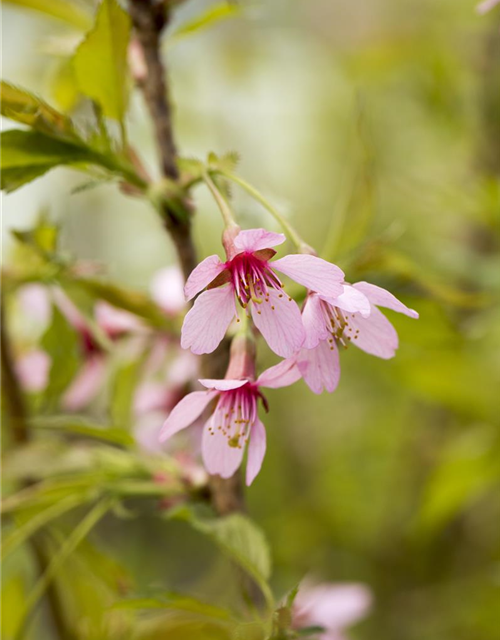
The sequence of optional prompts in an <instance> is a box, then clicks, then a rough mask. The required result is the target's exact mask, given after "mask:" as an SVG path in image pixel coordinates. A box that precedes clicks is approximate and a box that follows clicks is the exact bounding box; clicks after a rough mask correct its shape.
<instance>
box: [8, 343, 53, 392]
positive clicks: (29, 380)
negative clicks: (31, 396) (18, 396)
mask: <svg viewBox="0 0 500 640" xmlns="http://www.w3.org/2000/svg"><path fill="white" fill-rule="evenodd" d="M50 366H51V359H50V356H49V355H48V354H47V353H46V352H45V351H43V350H42V349H33V350H32V351H28V353H25V354H24V355H23V356H21V358H19V360H17V362H16V374H17V377H18V378H19V382H20V383H21V386H22V387H23V389H24V390H25V391H28V392H32V393H36V392H37V391H42V390H43V389H45V387H46V386H47V382H48V381H49V371H50Z"/></svg>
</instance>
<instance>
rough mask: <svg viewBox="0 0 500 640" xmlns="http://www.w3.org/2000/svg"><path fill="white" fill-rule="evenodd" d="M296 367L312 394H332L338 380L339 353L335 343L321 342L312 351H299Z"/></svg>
mask: <svg viewBox="0 0 500 640" xmlns="http://www.w3.org/2000/svg"><path fill="white" fill-rule="evenodd" d="M297 366H298V368H299V370H300V372H301V374H302V377H303V378H304V382H305V383H306V384H307V386H308V387H309V388H310V389H311V391H313V392H314V393H318V394H319V393H322V392H323V389H325V390H326V391H328V392H329V393H332V391H335V389H336V388H337V385H338V383H339V379H340V362H339V352H338V349H337V345H336V344H335V341H333V342H331V343H330V342H328V340H322V341H321V342H320V343H319V344H318V346H317V347H315V348H314V349H301V351H300V352H299V354H298V356H297Z"/></svg>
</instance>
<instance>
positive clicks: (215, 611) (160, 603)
mask: <svg viewBox="0 0 500 640" xmlns="http://www.w3.org/2000/svg"><path fill="white" fill-rule="evenodd" d="M114 608H117V609H139V610H140V609H174V610H177V611H190V612H192V613H197V614H199V615H201V616H206V617H207V618H215V619H219V620H231V618H232V616H231V613H230V612H229V611H227V610H226V609H221V608H220V607H215V606H213V605H211V604H207V603H206V602H202V601H201V600H197V599H196V598H191V597H189V596H184V595H181V594H177V593H165V594H162V595H161V596H160V597H155V598H134V599H129V600H121V601H120V602H118V603H117V604H116V605H115V607H114Z"/></svg>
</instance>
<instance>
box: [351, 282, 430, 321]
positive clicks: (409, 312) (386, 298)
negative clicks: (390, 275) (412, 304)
mask: <svg viewBox="0 0 500 640" xmlns="http://www.w3.org/2000/svg"><path fill="white" fill-rule="evenodd" d="M353 286H354V287H355V288H356V289H357V290H358V291H361V293H364V294H365V296H366V297H367V298H368V300H369V301H370V302H371V303H372V304H375V305H377V306H378V307H386V308H387V309H392V310H393V311H397V312H398V313H404V314H405V316H410V318H418V313H417V312H416V311H415V310H414V309H409V308H408V307H407V306H406V305H405V304H403V303H402V302H400V301H399V300H398V299H397V298H396V297H395V296H393V295H392V293H389V291H386V289H382V287H377V285H375V284H370V283H369V282H356V284H354V285H353Z"/></svg>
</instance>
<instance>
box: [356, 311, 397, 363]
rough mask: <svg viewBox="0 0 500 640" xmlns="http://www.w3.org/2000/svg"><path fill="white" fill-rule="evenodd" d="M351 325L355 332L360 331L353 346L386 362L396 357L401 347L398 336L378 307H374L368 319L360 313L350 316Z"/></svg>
mask: <svg viewBox="0 0 500 640" xmlns="http://www.w3.org/2000/svg"><path fill="white" fill-rule="evenodd" d="M349 325H350V327H351V328H352V330H353V331H354V332H355V331H356V330H357V329H359V333H358V334H357V336H358V337H357V338H355V339H353V340H352V344H355V345H356V346H357V347H359V348H360V349H362V350H363V351H366V353H370V354H371V355H372V356H377V357H379V358H384V360H388V359H389V358H393V357H394V356H395V355H396V349H397V348H398V345H399V340H398V334H397V333H396V329H395V328H394V327H393V326H392V324H391V323H390V322H389V320H387V318H386V317H385V316H384V314H383V313H382V312H381V311H379V310H378V309H377V307H374V306H372V311H371V314H370V316H369V317H368V318H363V317H362V316H361V315H360V314H359V313H353V314H352V315H350V316H349Z"/></svg>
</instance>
